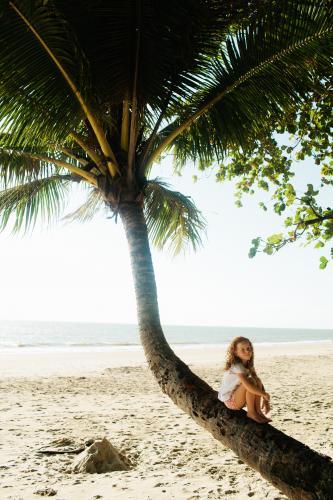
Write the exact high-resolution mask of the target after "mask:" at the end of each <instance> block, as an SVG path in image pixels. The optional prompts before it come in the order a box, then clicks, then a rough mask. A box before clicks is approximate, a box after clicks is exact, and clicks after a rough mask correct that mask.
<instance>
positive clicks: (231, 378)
mask: <svg viewBox="0 0 333 500" xmlns="http://www.w3.org/2000/svg"><path fill="white" fill-rule="evenodd" d="M237 373H244V375H248V374H249V373H250V370H248V369H247V368H245V366H244V365H243V364H242V363H236V364H234V365H231V366H230V368H229V370H226V371H225V372H224V374H223V378H222V382H221V387H220V390H219V393H218V396H217V397H218V399H219V400H220V401H228V399H230V396H231V393H232V391H234V390H235V389H236V387H237V386H238V385H240V383H241V382H240V380H239V378H238V376H237V375H236V374H237Z"/></svg>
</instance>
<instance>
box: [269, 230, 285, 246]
mask: <svg viewBox="0 0 333 500" xmlns="http://www.w3.org/2000/svg"><path fill="white" fill-rule="evenodd" d="M282 240H283V234H282V233H277V234H272V236H269V237H268V238H267V241H268V243H269V244H271V245H277V244H278V243H281V241H282Z"/></svg>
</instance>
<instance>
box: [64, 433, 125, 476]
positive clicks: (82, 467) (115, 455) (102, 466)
mask: <svg viewBox="0 0 333 500" xmlns="http://www.w3.org/2000/svg"><path fill="white" fill-rule="evenodd" d="M128 469H129V461H128V459H127V458H126V457H125V456H124V455H123V454H122V453H120V452H118V451H117V450H116V448H114V446H112V444H111V443H110V441H108V440H107V439H106V438H103V439H97V440H96V441H94V442H93V444H91V445H90V446H89V447H88V448H86V449H85V450H84V451H83V452H82V453H80V455H78V456H77V457H76V459H75V460H74V463H73V468H72V471H73V472H88V473H96V472H97V473H101V472H111V471H115V470H128Z"/></svg>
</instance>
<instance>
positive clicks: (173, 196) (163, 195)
mask: <svg viewBox="0 0 333 500" xmlns="http://www.w3.org/2000/svg"><path fill="white" fill-rule="evenodd" d="M145 216H146V221H147V227H148V233H149V236H150V238H151V240H152V242H153V244H154V245H155V246H156V247H157V248H159V249H162V248H164V247H166V246H168V247H169V249H170V251H171V252H172V253H173V254H174V255H176V254H178V253H179V252H180V251H181V250H184V251H185V250H186V249H187V248H188V247H190V246H192V248H193V249H194V250H196V249H197V248H198V247H199V246H200V245H201V233H202V232H203V230H204V229H205V225H206V224H205V219H204V217H203V216H202V214H201V212H200V211H199V210H198V209H197V208H196V206H195V205H194V203H193V201H192V200H191V198H190V197H188V196H184V195H183V194H181V193H179V192H177V191H172V190H171V189H169V186H168V184H166V183H165V182H163V181H162V180H161V179H158V178H157V179H154V180H150V181H148V183H147V185H146V187H145Z"/></svg>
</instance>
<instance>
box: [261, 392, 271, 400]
mask: <svg viewBox="0 0 333 500" xmlns="http://www.w3.org/2000/svg"><path fill="white" fill-rule="evenodd" d="M262 397H263V399H264V400H265V401H267V402H268V401H269V400H270V399H271V397H270V395H269V394H268V392H264V394H263V395H262Z"/></svg>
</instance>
